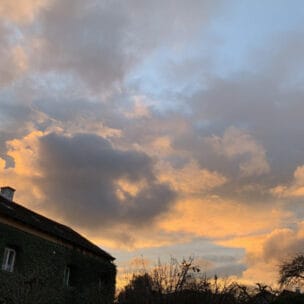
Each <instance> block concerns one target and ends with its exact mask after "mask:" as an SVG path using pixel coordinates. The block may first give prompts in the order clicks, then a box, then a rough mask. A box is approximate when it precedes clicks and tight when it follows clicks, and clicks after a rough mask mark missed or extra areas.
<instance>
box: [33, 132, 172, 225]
mask: <svg viewBox="0 0 304 304" xmlns="http://www.w3.org/2000/svg"><path fill="white" fill-rule="evenodd" d="M39 168H40V169H41V170H42V172H43V176H44V177H43V178H42V179H38V180H37V183H38V185H39V186H40V187H41V189H42V190H43V192H44V193H45V194H46V197H47V198H48V199H47V202H46V205H45V207H46V208H49V209H53V210H55V212H56V213H58V214H60V215H61V216H63V217H64V218H65V219H66V220H67V221H68V222H69V223H72V224H74V225H78V226H79V225H82V226H84V227H86V228H93V227H96V226H104V227H105V226H108V225H111V224H114V223H116V224H118V223H127V224H130V225H141V224H147V222H150V221H152V220H153V219H154V218H155V217H156V216H158V215H159V214H160V213H162V212H164V211H166V210H167V209H168V207H169V206H170V203H171V202H173V200H174V197H175V194H174V192H173V191H172V190H171V189H170V188H169V187H168V186H167V185H166V184H160V183H158V182H157V180H156V179H155V177H154V175H153V162H152V160H151V159H150V158H149V157H148V156H147V155H145V154H143V153H140V152H136V151H120V150H117V149H115V148H113V146H112V145H111V144H110V142H109V141H107V140H105V139H103V138H102V137H99V136H96V135H93V134H82V135H80V134H79V135H74V136H72V137H66V136H63V135H58V134H54V133H52V134H49V135H46V136H45V137H43V138H41V140H40V159H39ZM122 178H125V179H127V180H129V181H131V182H139V181H141V180H145V181H146V182H147V186H145V187H143V188H142V189H140V190H139V192H138V193H137V194H136V195H134V196H133V195H130V194H128V193H124V194H125V196H126V197H127V200H126V201H121V200H120V199H119V198H118V196H117V194H116V191H117V190H118V186H117V185H116V181H117V180H118V179H122Z"/></svg>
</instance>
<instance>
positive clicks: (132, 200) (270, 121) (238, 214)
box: [0, 0, 304, 283]
mask: <svg viewBox="0 0 304 304" xmlns="http://www.w3.org/2000/svg"><path fill="white" fill-rule="evenodd" d="M303 20H304V4H303V1H301V0H291V1H285V0H267V1H259V0H258V1H249V0H248V1H247V0H231V1H230V0H223V1H221V0H217V1H214V0H167V1H159V0H155V1H145V0H124V1H119V0H112V1H110V0H87V1H83V0H64V1H62V0H23V1H18V0H0V118H1V119H0V174H1V175H0V176H1V184H2V185H10V186H12V187H14V188H16V189H17V192H16V196H15V199H16V201H17V202H19V203H21V204H23V205H24V206H26V207H29V208H32V209H33V210H35V211H37V212H40V213H42V214H44V215H46V216H49V217H51V218H53V219H56V220H58V221H61V222H63V223H66V224H67V225H69V226H71V227H73V228H75V229H77V230H78V231H79V232H81V233H82V234H84V235H85V236H87V237H88V238H89V239H91V240H92V241H94V242H95V243H97V244H99V245H100V246H101V247H103V248H105V249H106V250H108V251H109V252H110V253H111V254H113V255H114V256H115V257H116V258H117V265H118V267H119V269H120V271H121V273H122V272H123V271H125V270H126V269H129V267H132V265H133V266H134V263H135V264H136V258H137V257H139V256H143V257H144V259H145V261H147V263H148V264H149V263H150V265H152V264H153V263H154V262H155V261H156V260H157V258H158V257H160V258H161V259H162V260H164V261H165V260H166V259H168V258H169V257H170V256H171V255H173V256H175V257H177V258H182V257H187V256H190V255H192V256H195V257H196V258H197V260H198V261H200V263H202V265H203V266H204V267H205V269H206V271H209V272H210V273H212V272H216V273H218V274H219V275H224V276H230V275H231V276H236V277H238V278H239V279H241V280H244V281H247V282H256V281H264V282H267V283H269V282H275V281H276V280H277V277H276V274H277V265H278V263H279V261H280V260H282V259H284V258H286V257H287V256H289V255H291V254H294V253H296V252H299V251H300V250H302V249H303V246H304V219H303V216H304V208H303V201H304V140H303V135H304V123H303V119H304V89H303V87H304V86H303V85H304V73H303V71H304V55H303V54H304V39H303V38H304V24H303ZM134 261H135V262H134Z"/></svg>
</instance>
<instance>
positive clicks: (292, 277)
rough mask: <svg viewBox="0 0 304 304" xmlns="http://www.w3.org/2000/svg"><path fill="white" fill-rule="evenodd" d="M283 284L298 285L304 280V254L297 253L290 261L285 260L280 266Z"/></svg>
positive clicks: (280, 281) (280, 280)
mask: <svg viewBox="0 0 304 304" xmlns="http://www.w3.org/2000/svg"><path fill="white" fill-rule="evenodd" d="M279 267H280V268H279V273H280V279H279V283H280V284H281V286H283V285H287V286H291V285H297V284H301V283H302V282H304V255H303V254H297V255H296V256H295V257H293V258H292V259H291V260H289V261H285V262H283V263H282V264H281V265H280V266H279Z"/></svg>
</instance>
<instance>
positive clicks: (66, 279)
mask: <svg viewBox="0 0 304 304" xmlns="http://www.w3.org/2000/svg"><path fill="white" fill-rule="evenodd" d="M70 275H71V268H70V267H68V266H66V267H65V268H64V273H63V284H64V286H66V287H68V286H70Z"/></svg>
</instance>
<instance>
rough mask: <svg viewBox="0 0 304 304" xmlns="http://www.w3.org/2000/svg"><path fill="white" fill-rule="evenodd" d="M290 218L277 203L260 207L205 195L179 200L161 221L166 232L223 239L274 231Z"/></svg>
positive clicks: (160, 223) (161, 225) (161, 226)
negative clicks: (274, 228)
mask: <svg viewBox="0 0 304 304" xmlns="http://www.w3.org/2000/svg"><path fill="white" fill-rule="evenodd" d="M290 217H291V214H290V213H288V212H286V211H285V210H284V209H283V208H282V209H278V206H277V205H275V204H274V205H271V204H267V205H266V204H264V205H263V206H260V205H259V204H257V203H256V204H254V203H252V204H246V203H244V202H242V201H233V200H228V199H227V198H221V197H219V196H215V195H208V196H207V195H205V196H204V197H193V196H187V197H186V198H181V199H179V200H178V202H177V203H176V204H175V205H174V207H173V208H171V210H170V213H169V214H167V215H166V216H165V217H161V218H160V220H159V221H158V223H159V227H160V228H161V229H163V230H164V231H168V232H180V233H188V234H192V235H195V236H200V237H207V238H212V239H214V240H223V239H231V238H236V237H237V236H238V237H243V236H248V235H250V234H259V233H262V232H264V231H271V230H272V229H273V227H280V225H282V224H283V223H284V222H285V221H287V220H290Z"/></svg>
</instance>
